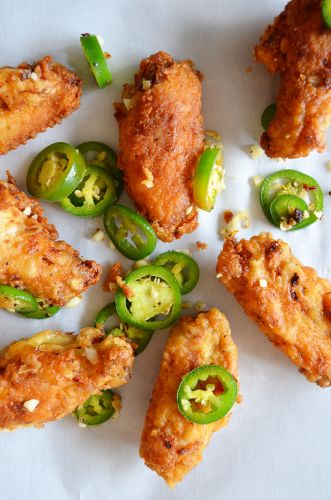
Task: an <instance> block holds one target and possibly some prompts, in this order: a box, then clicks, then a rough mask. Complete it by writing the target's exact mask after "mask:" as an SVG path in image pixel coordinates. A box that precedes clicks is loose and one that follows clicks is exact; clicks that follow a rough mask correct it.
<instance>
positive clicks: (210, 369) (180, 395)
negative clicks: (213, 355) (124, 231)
mask: <svg viewBox="0 0 331 500" xmlns="http://www.w3.org/2000/svg"><path fill="white" fill-rule="evenodd" d="M237 393H238V384H237V382H236V380H235V378H234V377H233V376H232V375H231V373H230V372H228V371H227V370H226V369H225V368H222V367H221V366H218V365H205V366H200V367H198V368H195V369H194V370H192V371H190V372H189V373H188V374H187V375H185V376H184V377H183V379H182V381H181V383H180V384H179V387H178V391H177V405H178V409H179V411H180V412H181V414H182V415H184V417H185V418H187V419H188V420H190V421H191V422H195V423H196V424H210V423H212V422H216V421H217V420H219V419H221V418H223V417H224V416H225V415H226V414H227V413H228V412H229V411H230V410H231V408H232V406H233V405H234V403H235V401H236V399H237Z"/></svg>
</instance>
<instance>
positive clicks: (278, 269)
mask: <svg viewBox="0 0 331 500" xmlns="http://www.w3.org/2000/svg"><path fill="white" fill-rule="evenodd" d="M217 273H219V275H220V278H219V279H220V281H221V283H223V285H225V287H226V288H227V289H228V290H229V292H231V293H233V294H234V296H235V297H236V299H237V301H238V302H239V304H240V305H241V306H242V308H243V310H244V311H245V313H246V314H247V315H248V316H249V317H250V318H251V319H252V320H253V321H255V322H256V323H257V325H258V326H259V328H260V329H261V330H262V332H263V333H265V334H266V335H267V337H268V338H269V340H270V341H271V342H272V343H273V344H274V345H275V346H276V347H278V348H279V349H280V350H281V351H283V352H284V353H285V354H286V355H287V356H288V357H289V358H290V359H291V361H293V363H295V364H296V365H297V366H298V367H299V369H300V372H302V373H303V374H304V375H305V376H306V377H307V379H308V380H309V381H310V382H316V383H317V384H318V385H320V386H321V387H327V386H329V385H330V384H331V284H330V282H329V281H328V280H326V279H323V278H320V277H318V276H317V274H316V272H315V270H314V269H312V268H310V267H306V266H303V265H302V264H301V263H300V262H299V261H298V260H297V259H296V258H295V257H294V256H293V255H292V253H291V250H290V248H289V246H288V245H287V244H286V243H284V242H283V241H281V240H274V239H273V237H272V235H271V234H261V235H259V236H254V237H252V238H251V239H250V240H249V241H248V240H241V241H239V242H236V240H235V239H233V238H228V239H227V240H226V241H225V244H224V248H223V251H222V252H221V253H220V255H219V257H218V263H217Z"/></svg>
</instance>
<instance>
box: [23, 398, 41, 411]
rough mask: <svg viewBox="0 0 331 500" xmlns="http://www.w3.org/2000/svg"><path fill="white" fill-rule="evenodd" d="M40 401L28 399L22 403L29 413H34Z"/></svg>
mask: <svg viewBox="0 0 331 500" xmlns="http://www.w3.org/2000/svg"><path fill="white" fill-rule="evenodd" d="M39 403H40V401H39V400H38V399H29V400H28V401H25V402H24V403H23V407H24V408H25V409H26V410H28V411H29V412H30V413H32V412H34V411H35V409H36V408H37V406H38V405H39Z"/></svg>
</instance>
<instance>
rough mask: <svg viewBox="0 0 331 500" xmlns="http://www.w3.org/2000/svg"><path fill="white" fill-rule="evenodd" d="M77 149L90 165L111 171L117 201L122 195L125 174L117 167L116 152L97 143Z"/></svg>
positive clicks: (83, 144)
mask: <svg viewBox="0 0 331 500" xmlns="http://www.w3.org/2000/svg"><path fill="white" fill-rule="evenodd" d="M77 149H78V150H79V151H80V152H81V153H82V155H83V156H84V158H85V161H86V163H88V164H89V165H96V166H97V167H103V168H105V169H106V170H109V172H110V174H111V176H112V177H113V179H114V182H115V185H116V201H117V200H118V199H119V197H120V196H121V194H122V191H123V186H124V181H123V173H122V171H121V170H120V169H119V168H118V166H117V156H116V154H115V153H114V151H113V150H112V149H111V148H110V147H109V146H107V145H106V144H103V143H102V142H97V141H89V142H83V143H82V144H79V146H77Z"/></svg>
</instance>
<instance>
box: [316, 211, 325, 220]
mask: <svg viewBox="0 0 331 500" xmlns="http://www.w3.org/2000/svg"><path fill="white" fill-rule="evenodd" d="M314 215H315V217H317V218H318V219H321V218H322V217H323V212H320V211H319V210H315V212H314Z"/></svg>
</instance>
